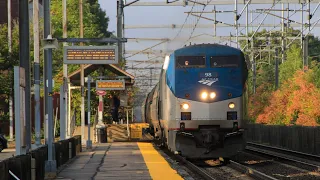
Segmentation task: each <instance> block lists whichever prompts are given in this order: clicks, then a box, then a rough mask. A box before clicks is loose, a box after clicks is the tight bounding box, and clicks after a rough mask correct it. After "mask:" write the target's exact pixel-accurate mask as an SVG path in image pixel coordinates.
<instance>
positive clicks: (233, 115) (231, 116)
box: [227, 111, 237, 120]
mask: <svg viewBox="0 0 320 180" xmlns="http://www.w3.org/2000/svg"><path fill="white" fill-rule="evenodd" d="M227 120H237V111H228V112H227Z"/></svg>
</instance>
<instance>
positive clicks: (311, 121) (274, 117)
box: [256, 70, 320, 126]
mask: <svg viewBox="0 0 320 180" xmlns="http://www.w3.org/2000/svg"><path fill="white" fill-rule="evenodd" d="M310 73H312V70H309V71H308V72H306V73H304V72H303V71H301V70H299V71H297V72H296V73H295V74H294V76H293V78H290V79H288V80H287V81H286V82H284V83H283V84H282V86H281V88H280V89H279V90H277V91H275V92H272V93H271V94H270V98H269V105H267V106H266V107H265V108H264V110H263V112H262V113H261V114H259V115H258V117H257V119H256V122H257V123H265V124H285V125H294V124H296V125H302V126H318V125H319V124H318V123H319V119H320V110H319V108H318V106H319V104H320V90H319V89H317V88H316V87H315V85H314V84H312V83H310V82H308V80H307V78H308V75H309V74H310Z"/></svg>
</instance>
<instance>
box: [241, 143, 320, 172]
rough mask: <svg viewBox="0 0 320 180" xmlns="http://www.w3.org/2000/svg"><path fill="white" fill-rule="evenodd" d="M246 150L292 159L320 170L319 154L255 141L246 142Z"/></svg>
mask: <svg viewBox="0 0 320 180" xmlns="http://www.w3.org/2000/svg"><path fill="white" fill-rule="evenodd" d="M246 151H251V152H255V153H259V154H265V155H267V156H271V157H274V158H277V159H283V160H288V161H292V162H295V163H300V164H303V165H304V166H309V167H310V168H312V169H314V170H318V171H319V170H320V156H317V155H312V154H306V153H302V152H297V151H292V150H287V149H282V148H278V147H272V146H267V145H262V144H256V143H251V142H248V143H247V147H246Z"/></svg>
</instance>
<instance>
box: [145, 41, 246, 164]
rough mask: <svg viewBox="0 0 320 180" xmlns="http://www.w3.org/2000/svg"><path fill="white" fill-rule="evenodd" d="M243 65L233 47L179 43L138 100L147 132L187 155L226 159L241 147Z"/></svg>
mask: <svg viewBox="0 0 320 180" xmlns="http://www.w3.org/2000/svg"><path fill="white" fill-rule="evenodd" d="M247 76H248V69H247V64H246V61H245V58H244V55H243V53H242V52H241V51H240V50H239V49H236V48H233V47H229V46H225V45H218V44H200V45H191V46H187V47H183V48H181V49H177V50H175V51H174V52H173V53H172V54H170V56H166V58H165V62H164V65H163V68H162V71H161V75H160V80H159V82H158V84H157V85H156V86H155V87H154V88H153V89H152V91H151V92H150V93H149V94H148V96H147V98H146V101H145V102H144V104H143V112H144V113H143V115H144V118H145V121H146V122H148V123H149V124H150V127H151V128H152V134H153V135H154V136H155V138H156V139H159V140H160V141H161V142H162V143H163V144H164V145H166V146H167V147H168V148H169V149H170V150H171V151H174V152H179V153H181V154H182V155H183V156H186V157H188V158H197V159H198V158H204V159H205V158H218V157H224V158H226V157H227V158H228V157H231V156H233V155H236V154H237V153H238V152H239V151H241V150H243V149H244V147H245V138H244V137H243V132H244V126H245V120H246V117H247V105H246V103H247V100H246V80H247Z"/></svg>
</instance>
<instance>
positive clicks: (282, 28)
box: [281, 3, 286, 63]
mask: <svg viewBox="0 0 320 180" xmlns="http://www.w3.org/2000/svg"><path fill="white" fill-rule="evenodd" d="M281 6H282V11H281V17H282V18H281V55H282V56H281V62H282V63H283V62H284V60H285V51H286V49H285V48H286V45H285V37H284V36H285V34H284V4H283V3H282V4H281Z"/></svg>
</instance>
